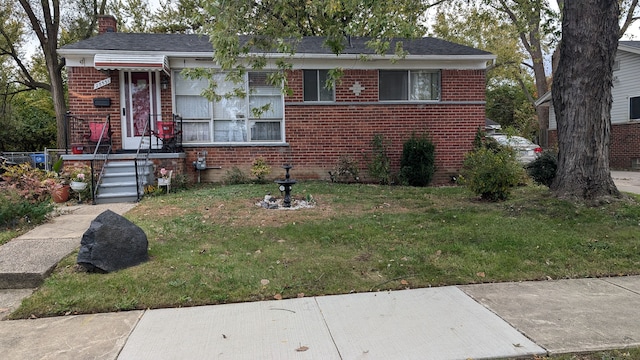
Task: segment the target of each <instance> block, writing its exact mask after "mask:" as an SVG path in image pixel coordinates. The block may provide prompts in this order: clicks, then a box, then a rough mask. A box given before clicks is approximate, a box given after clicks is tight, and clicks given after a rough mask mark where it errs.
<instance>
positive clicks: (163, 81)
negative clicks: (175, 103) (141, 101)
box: [160, 74, 169, 90]
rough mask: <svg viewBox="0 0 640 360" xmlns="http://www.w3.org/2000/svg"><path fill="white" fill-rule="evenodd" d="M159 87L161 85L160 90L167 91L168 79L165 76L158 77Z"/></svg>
mask: <svg viewBox="0 0 640 360" xmlns="http://www.w3.org/2000/svg"><path fill="white" fill-rule="evenodd" d="M160 85H162V90H167V89H168V88H169V77H168V76H167V75H164V74H163V75H161V76H160Z"/></svg>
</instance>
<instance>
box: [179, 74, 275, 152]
mask: <svg viewBox="0 0 640 360" xmlns="http://www.w3.org/2000/svg"><path fill="white" fill-rule="evenodd" d="M268 74H269V73H267V72H250V73H248V74H246V75H245V81H244V83H243V84H236V83H233V82H229V81H226V80H225V74H223V73H220V74H215V75H214V78H213V79H212V80H213V81H214V82H215V83H216V84H217V87H216V93H217V94H220V95H223V96H222V98H221V99H220V100H217V101H209V100H207V99H206V98H205V97H202V96H201V95H200V94H201V93H202V90H203V89H205V88H206V87H207V86H209V85H208V81H207V80H203V79H188V78H186V77H184V76H182V75H181V74H180V72H178V71H176V72H175V73H174V79H175V80H174V81H175V87H174V88H175V109H176V112H177V113H178V114H180V115H182V119H183V142H184V143H185V144H188V143H198V144H202V143H205V144H206V143H245V142H282V141H284V127H283V118H284V99H283V96H282V89H281V88H280V87H279V86H273V85H271V84H270V83H269V81H268ZM238 87H241V88H242V90H243V91H244V92H245V93H246V94H247V96H246V97H237V96H232V95H225V94H233V92H234V90H235V89H237V88H238Z"/></svg>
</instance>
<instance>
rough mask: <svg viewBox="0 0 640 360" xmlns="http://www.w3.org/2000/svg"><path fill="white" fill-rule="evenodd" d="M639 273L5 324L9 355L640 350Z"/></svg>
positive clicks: (2, 337) (500, 354)
mask: <svg viewBox="0 0 640 360" xmlns="http://www.w3.org/2000/svg"><path fill="white" fill-rule="evenodd" d="M638 308H640V277H639V276H633V277H621V278H605V279H579V280H561V281H543V282H522V283H501V284H483V285H467V286H448V287H441V288H430V289H415V290H404V291H393V292H375V293H360V294H349V295H336V296H324V297H312V298H301V299H289V300H281V301H263V302H252V303H241V304H228V305H215V306H200V307H191V308H179V309H158V310H147V311H131V312H121V313H110V314H94V315H79V316H66V317H58V318H48V319H36V320H15V321H2V322H0V349H1V350H0V351H1V352H2V358H3V359H5V360H18V359H20V360H22V359H70V360H71V359H74V360H75V359H119V360H130V359H132V360H142V359H153V360H163V359H167V360H169V359H469V358H472V359H489V358H513V357H518V356H531V357H532V356H533V355H544V354H559V353H567V352H584V351H596V350H605V349H620V348H625V347H638V346H640V313H638V311H637V309H638Z"/></svg>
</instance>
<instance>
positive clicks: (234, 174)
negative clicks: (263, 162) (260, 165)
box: [224, 166, 249, 185]
mask: <svg viewBox="0 0 640 360" xmlns="http://www.w3.org/2000/svg"><path fill="white" fill-rule="evenodd" d="M248 182H249V177H248V176H247V175H246V174H245V173H243V172H242V170H240V169H238V168H237V167H236V166H234V167H232V168H231V170H228V171H227V174H226V176H225V178H224V183H225V184H227V185H237V184H246V183H248Z"/></svg>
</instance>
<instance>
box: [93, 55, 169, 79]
mask: <svg viewBox="0 0 640 360" xmlns="http://www.w3.org/2000/svg"><path fill="white" fill-rule="evenodd" d="M93 64H94V67H95V68H96V69H97V70H130V71H164V72H165V73H166V74H169V72H170V68H169V59H168V58H167V56H166V55H130V54H126V55H125V54H96V55H95V57H94V59H93Z"/></svg>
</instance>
